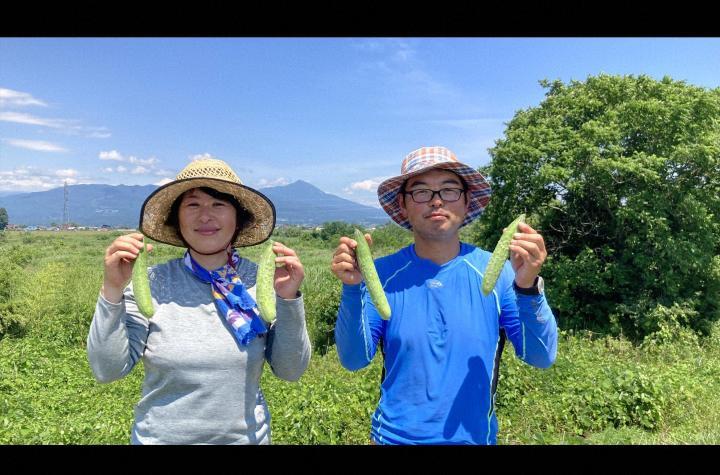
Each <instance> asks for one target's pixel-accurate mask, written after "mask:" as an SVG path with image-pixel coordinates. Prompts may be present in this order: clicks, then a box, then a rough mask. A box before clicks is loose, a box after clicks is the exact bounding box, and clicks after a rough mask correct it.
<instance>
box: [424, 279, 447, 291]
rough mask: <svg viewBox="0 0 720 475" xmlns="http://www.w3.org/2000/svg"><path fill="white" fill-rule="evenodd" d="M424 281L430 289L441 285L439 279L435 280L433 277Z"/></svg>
mask: <svg viewBox="0 0 720 475" xmlns="http://www.w3.org/2000/svg"><path fill="white" fill-rule="evenodd" d="M426 283H427V286H428V287H430V288H431V289H439V288H440V287H442V286H443V283H442V282H440V281H439V280H435V279H430V280H428V281H427V282H426Z"/></svg>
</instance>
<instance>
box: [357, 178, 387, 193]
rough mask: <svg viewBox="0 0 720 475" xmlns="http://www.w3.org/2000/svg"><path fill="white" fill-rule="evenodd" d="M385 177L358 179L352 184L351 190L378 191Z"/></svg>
mask: <svg viewBox="0 0 720 475" xmlns="http://www.w3.org/2000/svg"><path fill="white" fill-rule="evenodd" d="M382 181H383V178H369V179H367V180H363V181H356V182H355V183H352V184H350V189H351V190H363V191H376V190H377V187H378V185H379V184H380V183H381V182H382Z"/></svg>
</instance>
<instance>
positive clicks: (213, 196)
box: [87, 159, 311, 444]
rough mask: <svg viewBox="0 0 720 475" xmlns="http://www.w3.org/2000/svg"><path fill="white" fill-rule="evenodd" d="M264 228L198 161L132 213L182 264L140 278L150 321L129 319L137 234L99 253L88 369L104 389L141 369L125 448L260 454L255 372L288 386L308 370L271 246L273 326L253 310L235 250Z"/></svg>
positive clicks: (213, 165)
mask: <svg viewBox="0 0 720 475" xmlns="http://www.w3.org/2000/svg"><path fill="white" fill-rule="evenodd" d="M274 227H275V208H274V206H273V205H272V203H271V202H270V200H268V199H267V198H266V197H265V196H264V195H262V194H261V193H259V192H258V191H256V190H253V189H252V188H249V187H246V186H244V185H242V183H241V181H240V179H239V178H238V177H237V175H236V174H235V173H234V172H233V171H232V170H231V169H230V167H229V166H228V165H227V164H226V163H225V162H223V161H221V160H215V159H206V160H198V161H194V162H192V163H190V165H188V166H187V167H185V169H183V170H182V171H181V172H180V174H179V175H178V176H177V178H176V179H175V181H173V182H170V183H168V184H166V185H164V186H161V187H160V188H158V189H157V190H156V191H155V192H153V193H152V194H151V195H150V196H149V197H148V198H147V199H146V200H145V203H143V206H142V211H141V216H140V230H141V231H142V233H143V234H144V235H145V236H147V237H149V238H152V239H154V240H156V241H159V242H163V243H167V244H171V245H174V246H180V247H185V248H186V252H185V255H184V257H183V258H180V259H173V260H170V261H168V262H166V263H164V264H159V265H156V266H153V267H151V268H150V269H149V278H150V289H151V294H152V301H153V307H154V315H153V316H152V318H150V319H147V318H145V317H144V316H142V314H140V312H139V310H138V307H137V304H136V302H135V299H134V297H133V289H132V283H131V282H130V280H131V275H132V266H133V263H134V260H135V258H136V257H137V255H138V252H139V250H140V249H141V248H142V245H143V234H140V233H131V234H126V235H124V236H120V237H118V238H117V239H115V240H114V241H113V242H112V244H110V246H109V247H108V248H107V250H106V252H105V273H104V281H103V286H102V289H101V291H100V295H99V297H98V301H97V305H96V309H95V314H94V316H93V320H92V323H91V325H90V332H89V335H88V340H87V351H88V359H89V361H90V367H91V368H92V371H93V374H94V375H95V378H96V379H97V380H98V381H100V382H103V383H107V382H110V381H114V380H117V379H119V378H122V377H124V376H125V375H127V374H128V373H129V372H130V371H131V370H132V368H133V367H134V366H135V364H136V363H137V362H138V361H139V360H140V359H142V361H143V365H144V368H145V380H144V382H143V388H142V397H141V399H140V401H139V402H138V404H137V406H136V407H135V422H134V424H133V428H132V436H131V442H132V443H133V444H269V443H270V414H269V411H268V407H267V404H266V402H265V399H264V397H263V394H262V391H261V389H260V377H261V375H262V369H263V364H264V362H265V361H266V360H267V362H268V363H269V364H270V368H271V369H272V372H273V373H274V374H275V375H276V376H277V377H279V378H281V379H284V380H287V381H296V380H297V379H298V378H300V376H301V375H302V374H303V372H304V371H305V369H306V368H307V365H308V363H309V361H310V351H311V350H310V340H309V337H308V333H307V329H306V325H305V309H304V305H303V297H302V295H301V294H300V292H299V288H300V285H301V283H302V281H303V278H304V269H303V266H302V264H301V262H300V259H299V258H298V257H297V254H296V253H295V251H293V250H292V249H290V248H288V247H286V246H284V245H282V244H280V243H277V242H276V243H275V244H274V245H273V251H274V252H275V254H276V255H278V256H279V257H277V258H276V259H275V262H276V265H281V266H280V267H278V268H276V270H275V283H274V287H275V292H276V294H277V298H276V303H277V316H276V319H275V321H274V322H273V323H272V324H271V325H268V324H266V323H265V322H264V320H263V319H262V318H261V316H260V315H258V310H257V306H256V304H255V300H254V299H255V278H256V273H257V265H256V264H254V263H252V262H250V261H248V260H247V259H245V258H242V257H240V256H239V255H238V253H237V251H236V250H235V249H234V248H235V247H243V246H253V245H256V244H259V243H261V242H263V241H265V240H267V239H268V238H269V237H270V234H271V233H272V231H273V229H274ZM148 248H149V249H151V246H150V245H149V246H148ZM128 284H130V285H128ZM126 286H127V287H126Z"/></svg>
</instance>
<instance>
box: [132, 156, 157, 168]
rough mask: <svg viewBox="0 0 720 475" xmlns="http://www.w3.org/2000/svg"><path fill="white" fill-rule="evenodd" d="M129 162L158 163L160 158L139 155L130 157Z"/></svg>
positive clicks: (150, 164) (134, 163)
mask: <svg viewBox="0 0 720 475" xmlns="http://www.w3.org/2000/svg"><path fill="white" fill-rule="evenodd" d="M128 162H130V163H132V164H133V165H148V166H152V165H156V164H157V163H158V159H157V158H155V157H150V158H146V159H142V158H137V157H128Z"/></svg>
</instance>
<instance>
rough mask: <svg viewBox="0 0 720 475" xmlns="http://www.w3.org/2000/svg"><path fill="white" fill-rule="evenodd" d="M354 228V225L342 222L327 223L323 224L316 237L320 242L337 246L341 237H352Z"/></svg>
mask: <svg viewBox="0 0 720 475" xmlns="http://www.w3.org/2000/svg"><path fill="white" fill-rule="evenodd" d="M355 227H356V226H355V225H353V224H350V223H346V222H344V221H328V222H326V223H323V225H322V229H321V230H320V232H318V233H317V234H316V235H317V237H318V238H319V239H320V240H321V241H323V242H326V243H330V244H331V245H332V246H337V245H338V241H339V240H340V238H341V237H342V236H347V237H352V236H353V233H354V231H355Z"/></svg>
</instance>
